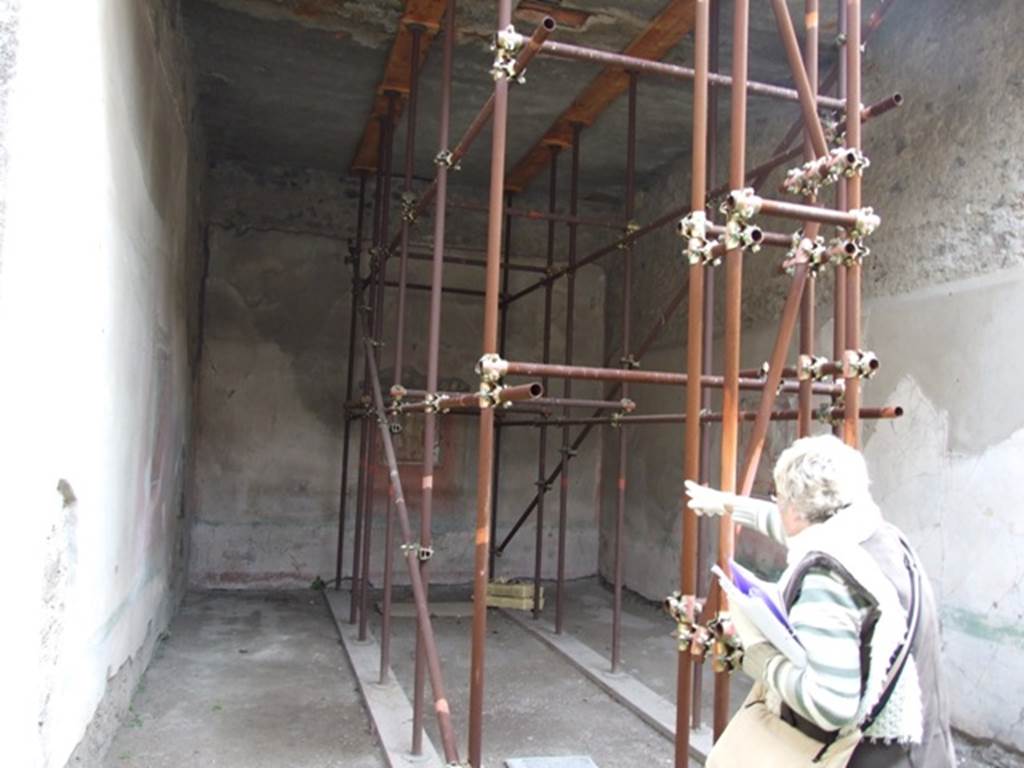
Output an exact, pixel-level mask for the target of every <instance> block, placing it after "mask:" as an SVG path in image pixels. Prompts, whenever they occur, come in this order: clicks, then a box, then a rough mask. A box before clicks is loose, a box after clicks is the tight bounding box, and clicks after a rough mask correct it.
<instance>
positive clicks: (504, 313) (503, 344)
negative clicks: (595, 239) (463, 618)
mask: <svg viewBox="0 0 1024 768" xmlns="http://www.w3.org/2000/svg"><path fill="white" fill-rule="evenodd" d="M506 197H507V203H508V204H509V205H511V203H512V195H507V196H506ZM504 251H505V260H504V261H503V262H502V270H501V298H502V302H501V318H500V319H501V322H500V324H499V327H500V331H499V333H500V336H499V339H498V354H499V355H501V356H502V357H504V356H505V350H506V348H507V346H508V311H509V305H508V304H506V303H505V297H506V296H508V284H509V279H510V275H511V273H512V217H511V216H510V215H509V214H508V208H506V209H505V247H504ZM501 426H502V425H501V422H495V424H494V469H493V470H491V473H492V477H493V478H494V480H493V481H492V483H491V530H492V531H496V530H498V499H499V496H500V494H501V487H500V486H501ZM495 544H496V542H495V541H494V539H493V538H492V539H491V542H490V550H489V554H488V561H487V572H488V573H490V574H491V575H492V577H493V574H494V566H495V561H496V560H497V557H498V551H497V547H496V546H495Z"/></svg>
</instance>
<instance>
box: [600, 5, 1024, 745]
mask: <svg viewBox="0 0 1024 768" xmlns="http://www.w3.org/2000/svg"><path fill="white" fill-rule="evenodd" d="M984 6H985V10H984V13H982V12H980V9H979V8H977V7H976V6H966V5H964V4H961V3H956V2H952V0H943V1H942V2H935V3H899V4H898V5H897V6H896V7H895V8H894V10H893V11H892V12H891V13H890V15H889V16H888V17H887V18H886V21H885V23H884V24H883V26H882V28H881V29H880V31H879V32H878V34H877V36H876V37H875V38H873V39H872V41H871V42H870V43H869V44H868V46H867V52H866V53H865V100H866V101H868V102H870V101H873V100H876V99H879V98H882V97H883V96H885V95H886V94H889V93H892V92H893V91H894V90H899V91H902V92H903V94H904V95H905V97H906V102H907V103H906V106H905V107H904V108H903V109H902V110H900V111H897V112H895V113H893V114H891V115H888V116H886V117H883V118H880V119H879V120H878V123H877V124H875V123H872V124H869V125H867V126H865V150H866V153H867V154H868V156H869V157H870V158H871V161H872V166H871V168H869V169H868V170H867V172H866V174H865V182H864V183H865V191H864V201H865V204H867V205H871V206H873V207H874V208H875V210H876V212H878V213H880V214H881V216H882V227H881V229H880V230H879V232H878V233H877V235H876V236H874V238H873V240H872V242H871V249H872V253H871V255H870V256H869V257H868V258H867V260H866V261H865V265H864V296H865V307H864V322H865V326H864V343H865V346H866V348H867V349H870V350H872V351H874V352H876V353H877V354H878V356H879V358H880V359H881V361H882V370H881V372H880V373H879V375H878V376H877V377H875V378H874V379H872V380H871V381H870V382H869V383H868V384H867V386H866V387H865V395H864V397H865V400H864V405H872V406H873V405H899V406H903V407H904V408H905V409H906V414H907V415H906V416H905V417H904V418H902V419H900V420H896V421H883V422H870V421H868V422H865V424H864V441H863V442H864V452H865V454H866V456H867V459H868V462H869V466H870V469H871V472H872V478H873V489H874V494H875V496H876V499H877V500H878V501H879V503H880V504H881V506H882V509H883V511H884V513H885V514H886V515H887V516H888V517H889V519H891V520H892V521H893V522H895V523H896V524H897V525H899V526H901V527H902V528H903V529H904V530H905V531H906V532H907V533H908V534H909V536H910V537H911V540H912V541H913V542H914V543H915V545H916V546H917V547H918V549H919V551H920V553H921V555H922V558H923V560H924V562H925V566H926V568H927V570H928V573H929V576H930V577H931V579H932V582H933V584H934V586H935V589H936V594H937V595H938V598H939V601H940V607H941V615H942V633H943V639H944V654H945V655H944V658H945V663H946V665H947V666H946V675H947V680H948V682H949V685H950V694H951V705H952V712H953V718H954V725H955V726H956V727H958V728H959V729H961V730H963V731H965V732H967V733H968V734H970V735H972V736H975V737H979V738H985V739H994V740H996V741H998V742H1001V743H1003V744H1005V745H1008V746H1011V747H1013V748H1016V749H1018V750H1019V749H1021V748H1024V729H1022V728H1021V727H1020V725H1021V722H1022V718H1024V710H1022V709H1021V701H1020V699H1021V697H1020V692H1021V691H1022V690H1024V667H1022V666H1021V649H1022V648H1024V637H1022V635H1021V634H1020V632H1019V626H1020V623H1021V619H1022V617H1024V574H1022V572H1021V560H1020V556H1019V552H1020V550H1021V547H1022V545H1024V528H1022V527H1021V526H1020V525H1019V524H1018V522H1017V521H1016V517H1017V516H1016V514H1015V510H1017V509H1019V508H1020V507H1021V506H1022V504H1024V495H1022V492H1021V489H1020V487H1019V483H1018V482H1016V481H1015V480H1016V476H1017V475H1019V470H1017V469H1014V468H1019V467H1020V466H1022V465H1024V453H1022V448H1024V444H1022V442H1021V436H1022V429H1024V409H1022V407H1021V405H1020V402H1019V397H1017V396H1016V395H1015V392H1016V387H1017V382H1019V381H1020V378H1021V375H1022V373H1024V371H1022V363H1021V359H1020V355H1019V353H1018V350H1019V346H1020V345H1019V339H1018V330H1016V329H1019V328H1020V323H1021V317H1020V312H1021V310H1020V304H1021V298H1022V296H1024V282H1022V274H1024V273H1022V272H1021V264H1022V263H1024V238H1022V231H1021V228H1020V226H1019V222H1020V218H1021V215H1022V213H1024V186H1022V184H1024V182H1022V180H1021V178H1020V174H1019V169H1020V167H1021V161H1022V158H1024V156H1022V155H1021V150H1020V145H1019V142H1018V141H1016V129H1015V127H1014V126H1016V125H1018V124H1019V123H1020V120H1021V119H1022V118H1024V113H1022V111H1021V109H1022V107H1021V105H1022V104H1024V99H1022V98H1020V96H1021V91H1022V88H1024V80H1022V79H1021V72H1024V57H1022V53H1021V50H1020V47H1019V46H1016V45H1015V43H1014V42H1013V41H1014V40H1015V36H1016V35H1017V34H1019V32H1020V14H1019V13H1018V11H1017V8H1016V5H1015V4H1014V3H1013V2H1009V1H1007V0H1000V1H998V2H989V3H985V4H984ZM1003 22H1007V23H1003ZM954 38H956V39H957V40H959V41H960V42H959V43H958V44H957V45H956V46H955V47H950V46H949V44H948V41H949V40H951V39H954ZM823 69H824V68H823ZM642 108H643V107H641V109H642ZM721 114H722V118H721V120H722V121H721V126H722V128H721V130H722V131H727V130H728V128H727V126H728V105H727V103H726V104H724V105H723V106H722V112H721ZM795 117H796V114H795V111H794V110H793V109H791V108H782V109H780V110H779V112H778V117H777V118H776V119H775V120H774V121H772V123H770V124H767V125H763V128H764V129H763V130H760V131H759V132H758V134H757V136H756V137H755V138H753V140H752V141H751V142H750V144H749V146H748V166H753V165H756V164H757V163H759V162H761V161H762V159H764V158H767V157H768V156H769V155H770V153H771V151H772V149H773V145H774V143H775V141H776V140H777V139H778V138H779V137H781V136H782V134H783V133H784V132H785V129H786V127H787V126H788V123H789V121H790V120H791V119H793V118H795ZM722 136H723V143H726V144H727V139H726V138H725V137H726V136H727V134H725V133H723V134H722ZM721 149H722V154H720V161H719V169H720V171H721V174H722V175H721V176H720V180H721V179H722V178H724V174H725V169H726V168H727V164H724V163H725V158H726V155H725V154H724V153H725V152H726V151H727V147H722V148H721ZM687 176H688V166H685V165H682V166H680V167H678V168H677V169H676V173H673V174H670V175H669V176H668V177H666V178H665V179H663V180H662V181H660V182H659V183H658V184H656V185H654V186H653V187H650V188H648V189H647V190H646V192H647V194H646V196H645V199H644V204H645V205H647V206H650V207H649V208H647V209H646V210H649V211H650V213H651V214H652V215H653V214H654V213H658V212H660V211H663V210H665V209H667V208H669V207H670V206H671V205H672V204H675V203H678V202H679V201H681V200H685V199H686V196H687V190H688V188H689V180H688V178H687ZM781 178H782V175H781V173H776V174H774V175H773V176H772V177H771V178H769V179H768V181H767V182H766V183H765V185H764V187H763V190H764V193H765V194H766V195H768V196H770V197H779V196H780V195H779V194H778V193H777V191H776V190H777V187H778V185H779V183H780V182H781ZM764 225H765V227H766V229H771V230H775V231H791V230H792V226H793V225H792V223H791V222H782V221H779V220H774V221H773V220H770V219H764ZM680 248H681V246H680V243H679V240H678V238H677V237H676V236H675V234H674V232H671V231H668V230H666V231H665V232H664V233H662V234H660V235H655V236H652V237H651V238H650V239H649V240H648V241H647V242H645V243H644V244H643V245H642V246H641V247H640V248H639V249H638V252H639V254H640V255H639V262H640V266H639V268H638V269H637V271H636V274H637V275H638V278H637V287H636V292H637V293H638V294H640V295H645V294H646V295H649V296H650V297H651V300H650V301H649V302H647V303H645V305H642V306H641V307H639V308H638V309H637V314H638V319H635V320H634V325H635V326H637V327H640V328H646V327H647V326H648V325H649V320H650V318H649V313H650V312H653V311H655V310H656V309H657V308H659V307H660V306H661V305H662V304H663V303H664V301H665V299H666V297H667V295H668V291H669V288H668V287H667V286H674V285H678V284H679V281H683V280H685V276H684V272H683V266H682V264H683V260H682V259H681V258H679V257H678V256H677V254H678V253H679V251H680ZM782 253H783V251H779V250H763V251H762V252H761V253H758V254H748V255H747V256H745V260H744V296H743V312H744V315H743V320H744V335H743V363H742V364H743V366H744V367H746V368H755V367H757V366H759V365H760V364H761V363H762V362H764V361H765V360H766V359H767V358H768V356H769V353H770V350H771V346H772V343H773V341H774V339H775V333H776V328H777V324H778V317H779V312H780V310H781V307H782V304H783V301H784V298H785V291H786V288H787V287H788V284H789V280H788V278H787V277H786V276H785V275H781V274H779V272H778V264H779V262H780V261H781V256H782ZM721 274H722V272H721V270H719V272H718V275H719V276H720V275H721ZM832 282H833V281H832V276H831V271H829V272H827V273H825V274H824V275H823V277H822V278H820V279H818V281H817V283H818V286H817V288H818V328H817V345H816V351H817V353H818V354H829V355H830V354H831V349H832V324H831V316H832V299H831V289H832ZM616 283H617V280H616V279H615V275H614V274H612V275H610V277H609V298H608V306H609V307H610V308H614V307H618V306H621V304H620V302H621V296H620V295H618V294H616V293H615V292H614V286H615V285H616ZM719 290H721V287H720V284H719ZM720 296H721V293H719V297H720ZM608 317H609V322H608V333H609V336H610V339H611V340H612V341H614V340H615V339H616V338H617V335H618V333H619V321H618V316H617V314H616V313H615V311H614V310H612V311H610V312H609V315H608ZM716 327H717V328H718V329H720V328H721V318H720V317H719V318H718V319H717V320H716ZM684 328H685V307H684V309H683V310H682V312H681V313H680V315H679V316H678V317H677V319H676V321H675V323H674V324H673V326H672V327H671V329H670V330H669V331H667V332H666V334H665V336H664V337H663V343H662V344H661V345H659V348H658V349H657V350H655V351H654V352H653V353H652V354H651V356H650V358H649V359H648V360H645V367H650V368H651V369H657V370H682V366H683V365H684V364H685V353H684V349H685V332H684ZM715 343H716V347H717V350H720V347H721V338H720V337H719V338H716V341H715ZM795 356H796V345H795V336H794V345H793V348H792V350H791V354H790V358H789V359H790V360H795ZM715 370H716V371H720V370H721V363H720V361H718V362H716V367H715ZM637 401H638V402H639V403H641V404H642V408H643V410H644V411H647V412H668V411H675V412H678V411H679V410H681V409H682V405H683V395H682V393H681V392H678V391H672V390H669V389H666V388H659V389H657V390H655V389H653V388H640V390H639V391H638V392H637ZM713 402H715V403H716V405H715V406H714V407H715V408H716V409H717V398H716V399H715V400H714V401H713ZM757 402H758V400H757V398H756V397H750V396H749V395H747V396H744V397H743V398H742V403H741V407H742V408H744V409H749V408H753V407H756V404H757ZM795 407H796V399H795V396H794V397H792V398H787V397H786V396H782V397H780V399H779V400H778V405H777V408H779V409H786V408H795ZM825 429H826V427H824V426H822V425H818V426H817V427H816V431H817V432H820V431H823V430H825ZM715 431H717V430H713V434H714V432H715ZM631 433H632V434H631V438H630V439H631V442H630V446H631V450H632V452H633V456H634V457H635V458H633V459H631V466H632V467H635V469H634V470H631V476H630V491H629V494H630V495H629V506H630V512H629V513H628V514H627V518H626V520H627V522H626V525H627V537H626V542H627V543H626V553H627V554H626V564H625V570H626V582H627V584H628V585H629V586H630V587H631V588H632V589H635V590H636V591H638V592H640V593H641V594H643V595H645V596H647V597H649V598H652V599H660V598H662V597H663V596H664V595H665V594H667V593H668V591H670V590H671V589H674V588H676V586H677V584H676V581H677V579H678V546H677V544H673V545H671V546H667V545H666V544H665V543H664V542H665V541H671V542H676V543H677V542H678V536H679V528H680V525H679V517H680V515H679V509H680V503H681V499H682V491H683V488H682V482H681V473H679V472H660V471H659V472H651V471H649V469H648V468H649V467H661V466H664V462H666V461H667V462H671V463H673V466H681V462H682V445H683V433H682V430H680V429H678V428H676V427H645V428H643V431H642V432H641V430H640V429H639V428H638V429H634V430H631ZM748 433H749V425H747V427H746V428H745V429H743V430H741V439H742V437H745V436H746V435H747V434H748ZM794 437H795V426H794V425H792V424H776V425H774V426H773V427H772V429H771V430H770V432H769V437H768V443H767V445H766V452H765V456H764V458H763V460H762V467H761V469H760V473H759V475H758V483H757V484H756V485H755V493H760V494H762V495H764V494H767V493H768V492H769V491H770V485H769V482H770V476H769V470H770V467H771V464H772V462H773V461H774V459H775V457H776V456H777V455H778V453H779V452H780V451H781V450H782V449H783V448H785V446H786V445H787V444H788V443H789V442H790V441H791V440H792V439H794ZM711 455H712V457H713V464H714V465H715V466H713V468H712V473H711V482H712V484H716V485H717V482H718V470H717V455H718V448H717V441H715V443H714V445H713V447H712V453H711ZM676 462H678V464H676ZM610 486H611V483H610V482H609V481H608V480H607V479H606V481H605V499H606V502H607V501H608V500H609V499H611V498H612V494H613V492H614V491H613V489H612V488H611V487H610ZM605 506H606V508H607V507H608V504H607V503H606V505H605ZM605 518H606V519H605V521H604V523H603V526H602V531H603V533H602V571H603V572H605V573H608V572H610V567H611V558H610V549H609V547H610V541H611V531H612V530H613V528H612V521H611V520H610V519H608V516H607V514H606V515H605ZM752 538H753V537H750V536H742V537H740V539H739V542H738V548H739V549H738V551H740V552H741V554H743V555H744V556H745V557H747V558H751V559H754V560H757V561H759V562H760V564H761V565H762V566H765V567H767V568H769V569H771V568H773V567H778V566H779V565H780V564H781V563H782V562H783V561H782V560H781V557H780V553H779V552H778V551H772V550H771V549H768V548H761V547H755V546H754V545H753V543H752V541H751V539H752ZM652 551H657V552H659V553H660V556H658V557H652V555H651V553H652ZM981 553H984V554H983V555H982V554H981ZM965 573H969V574H970V578H964V575H965Z"/></svg>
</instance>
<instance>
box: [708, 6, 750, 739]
mask: <svg viewBox="0 0 1024 768" xmlns="http://www.w3.org/2000/svg"><path fill="white" fill-rule="evenodd" d="M749 32H750V0H736V4H735V8H734V11H733V35H732V46H733V48H732V77H733V84H732V85H733V87H732V96H731V112H732V114H731V125H730V129H729V135H730V138H729V141H730V145H729V183H730V185H731V186H732V188H733V189H739V188H741V187H742V186H743V180H744V178H745V177H746V173H745V167H746V141H747V89H746V82H747V64H748V58H747V55H748V50H747V49H748V44H749ZM742 302H743V252H742V251H740V250H732V251H729V252H728V253H726V255H725V339H724V343H725V350H724V355H723V359H724V365H723V372H724V374H725V386H724V387H723V388H722V450H721V478H720V483H719V487H720V488H721V489H722V490H723V491H726V492H732V491H735V490H736V470H737V466H736V464H737V453H738V451H739V401H740V392H739V372H740V330H741V327H742ZM718 536H719V540H718V563H719V565H720V566H721V567H723V568H728V567H729V560H731V559H732V554H733V541H734V529H733V522H732V514H731V513H729V512H726V513H725V514H723V515H722V517H721V520H720V522H719V528H718ZM727 607H728V606H727V603H726V601H725V598H724V597H722V598H721V601H720V605H719V608H720V609H723V610H724V609H726V608H727ZM728 721H729V673H728V672H719V673H717V674H716V675H715V717H714V735H715V738H718V736H720V735H721V733H722V731H723V730H725V726H726V723H728Z"/></svg>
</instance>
